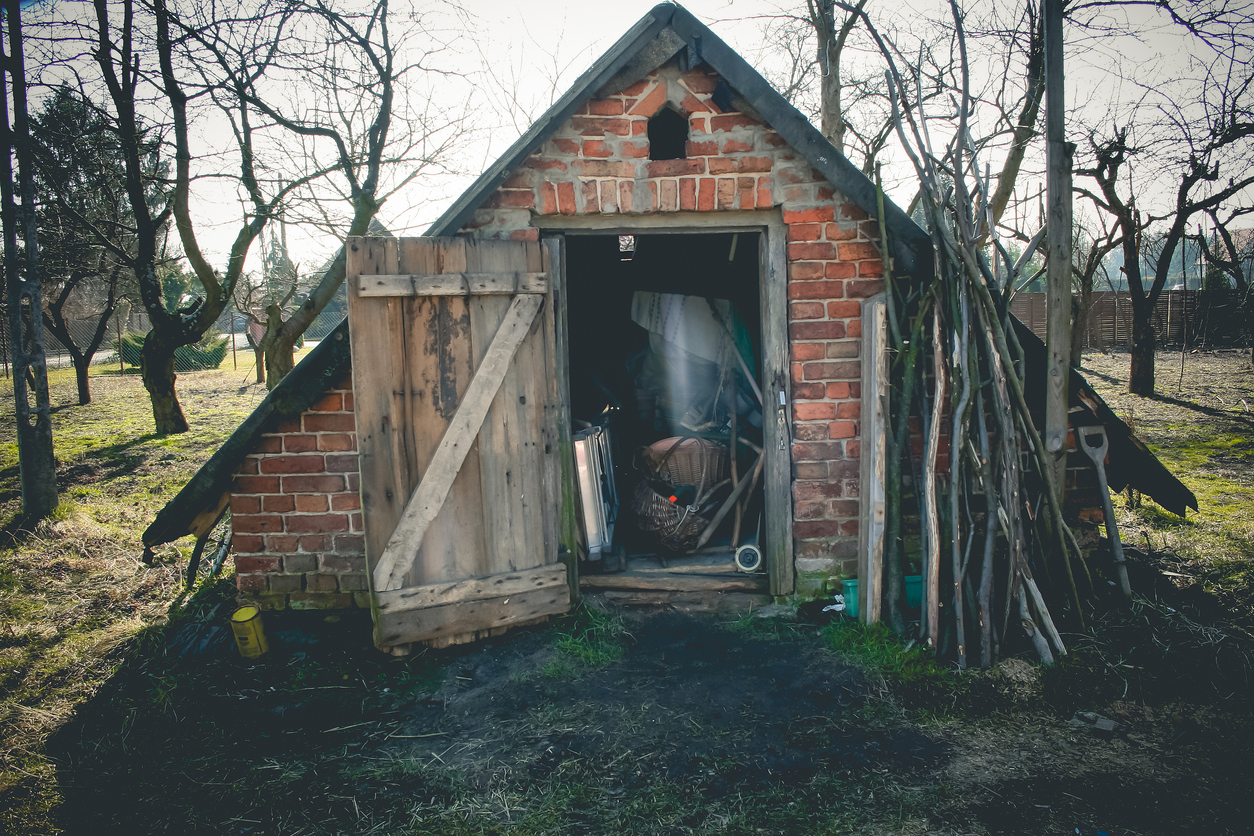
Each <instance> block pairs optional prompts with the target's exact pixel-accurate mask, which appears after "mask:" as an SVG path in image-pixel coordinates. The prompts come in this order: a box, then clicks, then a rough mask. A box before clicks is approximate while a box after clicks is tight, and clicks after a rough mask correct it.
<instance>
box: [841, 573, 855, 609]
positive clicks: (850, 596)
mask: <svg viewBox="0 0 1254 836" xmlns="http://www.w3.org/2000/svg"><path fill="white" fill-rule="evenodd" d="M840 587H841V594H842V595H844V596H845V612H847V613H849V617H850V618H857V617H858V579H857V578H846V579H845V580H843V581H841V582H840Z"/></svg>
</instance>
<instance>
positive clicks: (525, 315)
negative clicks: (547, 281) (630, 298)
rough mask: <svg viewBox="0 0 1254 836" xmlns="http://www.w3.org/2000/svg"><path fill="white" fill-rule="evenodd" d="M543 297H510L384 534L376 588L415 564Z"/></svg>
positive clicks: (395, 584)
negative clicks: (409, 492) (446, 424)
mask: <svg viewBox="0 0 1254 836" xmlns="http://www.w3.org/2000/svg"><path fill="white" fill-rule="evenodd" d="M542 301H543V297H541V296H538V295H535V294H522V295H519V296H516V297H514V300H513V302H512V304H511V305H510V309H509V312H508V313H507V314H506V316H505V319H504V320H503V321H502V323H501V326H500V328H499V329H498V330H497V332H496V336H495V337H494V338H493V340H492V344H491V345H490V346H489V348H488V350H487V352H486V353H485V355H484V358H483V362H482V363H481V364H480V365H479V368H478V369H477V370H476V371H475V376H474V379H473V380H471V382H470V385H469V386H468V387H467V389H466V394H465V396H464V397H463V398H462V402H461V405H460V406H459V407H458V410H457V414H456V416H455V417H454V418H453V420H452V421H451V422H450V424H449V428H448V430H447V431H445V433H444V437H443V439H442V440H441V441H440V446H439V447H438V448H437V449H436V451H435V454H434V456H432V459H431V462H430V464H429V465H428V466H427V469H426V472H425V473H424V474H423V477H422V481H421V482H420V483H419V484H418V488H417V489H416V490H415V491H414V495H413V497H412V498H411V499H410V501H409V503H408V505H407V506H406V508H405V513H404V514H403V515H402V517H401V519H400V521H399V522H398V523H397V525H396V529H395V530H394V531H393V532H392V536H391V537H390V538H388V542H387V547H386V548H385V549H384V552H383V555H382V556H381V557H380V559H379V563H378V565H377V566H375V570H374V580H375V588H376V589H378V590H387V589H397V588H399V587H400V586H401V583H402V580H403V578H404V576H405V573H406V572H408V571H409V569H410V566H412V565H413V560H414V557H415V556H416V551H417V548H418V546H419V545H420V544H421V543H422V539H423V536H424V535H425V534H426V530H427V527H428V526H429V525H430V524H431V521H432V520H433V519H435V516H436V514H438V513H439V511H440V507H441V506H442V505H443V504H444V501H445V499H446V498H447V497H448V494H449V490H450V489H451V488H452V486H453V481H454V479H455V478H456V477H457V472H458V470H459V469H460V468H461V466H462V462H463V461H464V460H465V458H466V454H467V452H468V451H469V449H470V446H471V445H472V444H473V443H474V439H475V436H476V435H477V434H478V432H479V428H480V427H481V426H482V425H483V421H484V418H486V417H487V414H488V410H489V408H490V407H491V405H492V401H493V399H494V398H495V397H496V393H497V390H498V389H499V388H500V385H501V382H502V381H503V380H504V379H505V375H506V373H507V372H508V371H509V368H510V365H511V361H512V360H513V357H514V354H515V352H516V351H517V350H518V347H519V346H520V345H521V344H522V342H523V340H524V339H525V338H526V337H527V334H528V333H529V331H530V330H531V323H532V321H533V320H534V319H535V316H536V313H537V312H538V311H539V310H540V305H541V302H542Z"/></svg>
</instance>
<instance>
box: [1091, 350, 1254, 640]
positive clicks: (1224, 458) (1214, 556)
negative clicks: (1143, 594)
mask: <svg viewBox="0 0 1254 836" xmlns="http://www.w3.org/2000/svg"><path fill="white" fill-rule="evenodd" d="M1083 371H1084V373H1085V374H1086V376H1087V378H1088V380H1089V383H1091V384H1092V385H1093V387H1094V388H1095V389H1097V391H1098V393H1099V394H1101V396H1102V398H1103V399H1105V401H1106V403H1107V404H1109V405H1110V407H1111V409H1113V410H1114V411H1115V412H1116V413H1117V414H1118V415H1119V416H1120V417H1121V418H1123V419H1124V421H1126V422H1127V423H1128V424H1129V425H1130V426H1131V427H1132V428H1133V429H1134V430H1135V432H1136V434H1137V435H1138V436H1139V437H1140V438H1141V440H1142V441H1144V442H1145V443H1146V445H1148V446H1149V448H1150V449H1151V450H1153V451H1154V454H1155V455H1156V456H1158V458H1159V459H1160V460H1161V461H1162V462H1163V464H1165V465H1166V466H1167V468H1168V469H1170V470H1171V471H1172V472H1173V473H1175V474H1176V476H1177V477H1179V478H1180V480H1181V481H1182V482H1184V483H1185V484H1186V485H1188V486H1189V488H1190V489H1191V490H1192V491H1193V493H1194V495H1195V496H1197V501H1198V512H1197V513H1196V514H1194V513H1192V512H1189V514H1188V517H1187V519H1184V520H1181V519H1180V518H1179V517H1176V516H1175V515H1174V514H1170V513H1167V512H1166V511H1164V510H1162V509H1161V508H1159V507H1158V506H1157V505H1155V504H1154V503H1153V502H1150V501H1148V500H1147V501H1143V502H1139V503H1138V502H1136V498H1135V497H1132V498H1130V497H1129V496H1128V495H1127V494H1126V493H1124V494H1122V495H1120V496H1119V497H1118V498H1116V510H1117V513H1118V515H1119V525H1120V528H1121V530H1122V531H1123V538H1124V541H1125V542H1127V543H1129V544H1131V545H1133V546H1136V547H1138V548H1140V549H1141V550H1142V551H1145V552H1148V553H1150V554H1151V555H1152V557H1153V558H1154V563H1155V564H1156V565H1157V566H1158V567H1159V568H1160V569H1164V570H1167V571H1170V572H1174V573H1176V574H1175V575H1173V576H1172V577H1173V578H1174V579H1175V580H1176V581H1177V583H1178V584H1179V585H1181V586H1191V585H1197V586H1198V587H1199V588H1200V589H1202V590H1204V591H1205V592H1207V593H1209V594H1211V595H1214V596H1215V597H1216V598H1218V599H1219V601H1220V602H1221V603H1222V605H1223V606H1224V607H1225V608H1226V609H1227V610H1228V611H1229V612H1230V613H1231V614H1232V616H1233V617H1234V619H1235V620H1236V623H1237V624H1239V625H1241V626H1242V627H1244V628H1246V629H1254V366H1251V365H1250V363H1249V352H1248V350H1231V351H1215V352H1207V353H1201V352H1199V353H1197V354H1186V355H1185V358H1184V376H1183V383H1181V376H1180V355H1179V354H1178V353H1168V352H1159V354H1158V357H1157V372H1158V393H1157V395H1156V396H1155V397H1153V398H1142V397H1139V396H1137V395H1129V394H1128V393H1127V380H1128V355H1127V354H1126V353H1111V354H1106V355H1102V354H1087V355H1085V357H1084V365H1083Z"/></svg>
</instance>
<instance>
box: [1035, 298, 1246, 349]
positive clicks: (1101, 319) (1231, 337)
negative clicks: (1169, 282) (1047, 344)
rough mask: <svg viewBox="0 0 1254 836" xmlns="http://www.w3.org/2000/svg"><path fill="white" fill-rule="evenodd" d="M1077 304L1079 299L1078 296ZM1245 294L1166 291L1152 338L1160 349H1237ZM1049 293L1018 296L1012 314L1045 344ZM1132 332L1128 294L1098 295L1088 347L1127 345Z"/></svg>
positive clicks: (1091, 313) (1155, 317)
mask: <svg viewBox="0 0 1254 836" xmlns="http://www.w3.org/2000/svg"><path fill="white" fill-rule="evenodd" d="M1076 299H1077V301H1078V297H1076ZM1240 303H1241V295H1240V293H1239V292H1238V291H1235V290H1170V291H1164V292H1163V294H1162V295H1161V296H1160V297H1159V298H1158V304H1156V305H1155V306H1154V315H1153V318H1152V321H1153V323H1154V333H1155V334H1156V335H1157V336H1158V344H1159V345H1160V346H1162V345H1180V343H1181V341H1182V340H1187V342H1188V343H1189V345H1193V346H1197V347H1204V346H1208V345H1209V346H1222V345H1237V344H1240V343H1241V341H1242V340H1243V339H1244V338H1245V322H1244V319H1243V317H1244V315H1245V314H1244V313H1243V312H1242V311H1241V307H1240ZM1045 304H1046V303H1045V294H1044V293H1018V294H1016V295H1015V297H1014V299H1012V300H1011V302H1010V310H1011V312H1012V313H1014V315H1015V316H1017V317H1019V319H1020V320H1021V321H1022V322H1023V323H1024V324H1025V325H1027V326H1028V327H1029V328H1031V329H1032V330H1033V331H1034V332H1035V333H1036V334H1037V335H1038V336H1039V337H1040V338H1041V339H1045ZM1131 333H1132V299H1131V297H1130V296H1129V295H1128V293H1127V292H1123V291H1121V292H1111V291H1102V292H1098V293H1094V294H1093V296H1092V305H1091V307H1090V309H1089V316H1088V323H1087V326H1086V328H1085V332H1084V347H1085V348H1096V349H1102V348H1109V347H1111V346H1122V345H1127V344H1128V341H1129V336H1130V335H1131Z"/></svg>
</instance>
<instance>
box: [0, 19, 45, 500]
mask: <svg viewBox="0 0 1254 836" xmlns="http://www.w3.org/2000/svg"><path fill="white" fill-rule="evenodd" d="M3 11H4V18H5V22H6V23H7V24H8V29H9V51H8V54H7V55H5V54H3V50H2V49H0V59H3V63H2V64H0V66H3V68H4V70H6V71H7V72H6V73H0V132H2V133H3V136H4V139H5V142H4V149H3V156H2V158H0V216H2V217H3V226H4V267H5V277H6V279H7V281H6V284H7V286H8V308H9V311H8V312H9V324H10V332H9V333H10V334H11V339H12V343H11V346H12V351H13V396H14V402H15V405H16V411H17V416H16V417H17V448H18V461H19V465H20V469H21V477H22V508H23V510H24V511H25V512H26V514H27V516H28V517H30V518H32V519H39V518H41V517H45V516H47V515H48V514H50V513H51V512H52V510H53V509H54V508H55V507H56V506H57V471H56V458H55V457H54V456H53V452H52V403H51V401H50V399H49V397H48V367H47V363H46V359H45V355H44V340H43V328H42V327H41V326H42V325H43V321H42V318H41V312H40V311H41V304H40V293H39V236H38V235H37V234H36V228H35V212H34V206H35V185H34V179H35V178H34V172H33V167H34V161H33V160H32V157H33V155H32V153H31V142H30V131H29V129H28V126H27V121H28V120H27V106H26V71H25V67H24V57H23V45H22V16H21V4H20V3H19V2H18V0H5V3H4V4H3ZM2 40H3V39H2V38H0V41H2ZM6 74H7V75H8V78H7V79H5V78H3V75H6ZM9 90H12V93H13V126H12V128H11V129H10V127H9V101H8V99H9V97H8V91H9ZM15 155H16V157H17V163H18V169H19V176H18V179H17V180H16V181H15V180H14V177H13V156H15ZM15 187H16V189H15ZM15 192H19V193H20V196H21V201H22V209H23V213H22V214H23V217H22V233H23V234H22V239H23V240H22V247H21V248H19V247H18V243H17V239H18V218H17V213H16V211H15V209H16V205H15V202H14V198H15V196H16V195H15ZM32 396H33V398H34V403H33V404H32V403H31V398H32Z"/></svg>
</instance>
